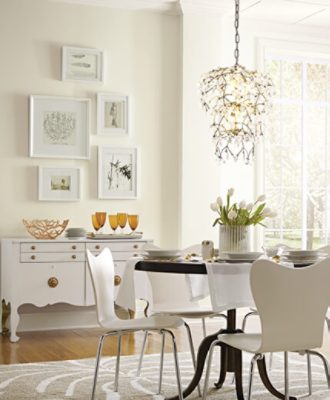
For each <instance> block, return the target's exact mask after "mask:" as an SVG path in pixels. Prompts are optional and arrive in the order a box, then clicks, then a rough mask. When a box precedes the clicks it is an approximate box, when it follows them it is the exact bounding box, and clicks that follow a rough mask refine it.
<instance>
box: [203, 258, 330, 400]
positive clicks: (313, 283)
mask: <svg viewBox="0 0 330 400" xmlns="http://www.w3.org/2000/svg"><path fill="white" fill-rule="evenodd" d="M329 282H330V260H329V259H325V260H322V261H320V262H318V263H316V264H313V265H312V266H310V267H306V268H296V269H295V268H287V267H284V266H281V265H279V264H276V263H274V262H271V261H268V260H258V261H256V262H255V263H254V264H253V265H252V269H251V274H250V283H251V290H252V294H253V297H254V301H255V303H256V307H257V310H258V313H259V316H260V320H261V328H262V329H261V333H260V334H255V333H254V334H252V333H251V334H248V333H238V334H223V335H219V336H218V340H217V341H214V342H213V343H212V345H211V348H210V355H209V360H208V365H207V371H206V377H205V386H204V393H203V399H206V394H207V388H208V380H209V374H210V368H211V362H212V353H213V349H214V347H215V345H217V344H219V343H220V344H221V343H223V344H225V345H229V346H231V347H233V348H235V349H237V350H238V351H246V352H249V353H252V354H254V357H253V358H252V361H251V369H250V382H249V392H248V399H251V396H252V381H253V371H254V366H255V363H256V361H257V360H258V359H260V358H263V357H264V354H265V353H269V352H284V378H285V399H288V398H289V381H288V352H289V351H290V352H291V351H294V352H302V353H307V354H313V355H317V356H319V357H321V359H322V361H323V363H324V367H325V369H326V377H327V381H328V385H329V367H328V363H327V360H326V359H325V357H324V356H323V355H322V354H320V353H318V352H316V351H315V350H312V349H315V348H319V347H321V346H322V342H323V328H324V317H325V314H326V311H327V308H328V306H329V304H330V291H329V290H328V288H329ZM329 387H330V386H329Z"/></svg>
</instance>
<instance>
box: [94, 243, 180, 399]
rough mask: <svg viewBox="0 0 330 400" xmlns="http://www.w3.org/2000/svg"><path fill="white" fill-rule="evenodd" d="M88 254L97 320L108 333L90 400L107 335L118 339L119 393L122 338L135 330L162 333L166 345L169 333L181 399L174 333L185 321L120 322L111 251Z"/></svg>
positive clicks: (167, 318) (172, 318)
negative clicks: (166, 336)
mask: <svg viewBox="0 0 330 400" xmlns="http://www.w3.org/2000/svg"><path fill="white" fill-rule="evenodd" d="M86 252H87V260H88V266H89V270H90V274H91V278H92V284H93V289H94V295H95V302H96V311H97V319H98V322H99V324H100V326H101V327H102V328H104V330H105V332H104V333H103V334H102V335H101V337H100V339H99V345H98V350H97V356H96V365H95V373H94V381H93V389H92V395H91V399H92V400H93V399H94V396H95V389H96V382H97V376H98V370H99V362H100V357H101V353H102V347H103V342H104V339H105V338H106V337H107V336H111V335H116V336H117V337H118V349H117V361H116V372H115V382H114V391H115V392H117V391H118V377H119V364H120V351H121V337H122V335H123V334H125V333H132V332H135V331H157V332H159V333H160V334H162V338H163V343H164V338H165V334H168V335H169V336H170V338H171V340H172V346H173V354H174V361H175V370H176V378H177V386H178V393H179V399H180V400H182V399H183V395H182V387H181V380H180V371H179V364H178V356H177V347H176V342H175V337H174V334H173V332H172V331H171V330H172V329H176V328H178V327H180V326H182V325H183V324H184V321H183V320H182V319H181V318H179V317H176V316H169V315H166V316H152V317H149V318H138V319H132V320H121V319H119V318H118V317H117V316H116V314H115V311H114V263H113V259H112V255H111V252H110V250H109V249H108V248H105V249H104V250H103V251H102V252H101V253H100V254H99V255H98V256H97V257H95V256H94V255H93V254H92V253H91V252H90V251H89V250H87V251H86ZM163 351H164V346H162V354H161V360H162V361H163ZM162 369H163V368H162V364H161V368H160V379H159V382H160V383H159V388H160V386H161V376H162Z"/></svg>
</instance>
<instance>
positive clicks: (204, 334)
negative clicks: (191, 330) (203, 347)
mask: <svg viewBox="0 0 330 400" xmlns="http://www.w3.org/2000/svg"><path fill="white" fill-rule="evenodd" d="M202 327H203V336H204V337H206V325H205V318H202Z"/></svg>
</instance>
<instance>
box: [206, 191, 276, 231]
mask: <svg viewBox="0 0 330 400" xmlns="http://www.w3.org/2000/svg"><path fill="white" fill-rule="evenodd" d="M233 194H234V189H233V188H230V189H228V191H227V196H226V203H224V202H223V200H222V198H221V197H218V198H217V200H216V201H215V202H214V203H211V210H213V211H215V212H217V213H218V214H219V216H218V217H217V218H216V219H215V221H214V223H213V226H215V225H216V224H220V225H257V224H259V225H262V226H265V225H264V224H263V223H262V221H263V220H264V219H265V218H274V217H276V215H277V214H276V212H274V211H272V210H271V209H270V208H268V207H266V203H265V200H266V196H265V195H260V196H258V198H257V200H256V201H255V202H254V203H248V204H247V203H246V201H245V200H242V201H241V202H240V203H233V204H231V198H232V196H233Z"/></svg>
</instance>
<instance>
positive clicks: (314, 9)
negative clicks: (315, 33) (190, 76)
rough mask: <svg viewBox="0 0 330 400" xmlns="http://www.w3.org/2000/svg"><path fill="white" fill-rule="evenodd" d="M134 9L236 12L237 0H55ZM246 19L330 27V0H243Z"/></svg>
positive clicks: (175, 11) (243, 14)
mask: <svg viewBox="0 0 330 400" xmlns="http://www.w3.org/2000/svg"><path fill="white" fill-rule="evenodd" d="M53 1H60V2H68V3H78V4H91V5H96V6H103V7H113V8H124V9H130V10H159V11H164V12H169V13H177V12H180V10H183V11H185V10H190V11H196V12H198V11H206V12H218V13H221V14H232V13H233V9H234V0H53ZM241 16H242V17H244V19H254V20H263V21H273V22H282V23H289V24H299V25H311V26H318V27H323V28H330V0H241Z"/></svg>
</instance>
